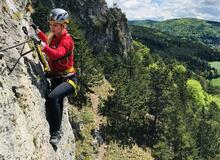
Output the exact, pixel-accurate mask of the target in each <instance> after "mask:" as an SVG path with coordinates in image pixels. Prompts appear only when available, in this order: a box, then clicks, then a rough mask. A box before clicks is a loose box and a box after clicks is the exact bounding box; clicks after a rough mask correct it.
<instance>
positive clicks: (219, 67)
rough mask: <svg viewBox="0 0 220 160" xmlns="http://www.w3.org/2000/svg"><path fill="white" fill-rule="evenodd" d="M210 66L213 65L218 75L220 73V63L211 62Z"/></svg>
mask: <svg viewBox="0 0 220 160" xmlns="http://www.w3.org/2000/svg"><path fill="white" fill-rule="evenodd" d="M209 64H210V65H211V67H213V68H215V69H217V71H218V73H219V72H220V62H218V61H214V62H209Z"/></svg>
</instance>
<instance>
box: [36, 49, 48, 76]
mask: <svg viewBox="0 0 220 160" xmlns="http://www.w3.org/2000/svg"><path fill="white" fill-rule="evenodd" d="M37 50H38V52H39V54H40V58H41V60H42V61H41V62H42V65H43V67H44V72H49V66H48V64H47V61H46V60H45V57H44V55H43V53H42V51H41V49H40V45H38V46H37Z"/></svg>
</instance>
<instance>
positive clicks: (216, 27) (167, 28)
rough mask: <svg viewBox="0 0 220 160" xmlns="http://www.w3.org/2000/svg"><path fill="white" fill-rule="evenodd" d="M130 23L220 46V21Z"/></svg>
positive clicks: (183, 20)
mask: <svg viewBox="0 0 220 160" xmlns="http://www.w3.org/2000/svg"><path fill="white" fill-rule="evenodd" d="M129 25H138V26H147V27H151V28H156V29H158V30H160V31H161V32H165V33H169V34H171V35H173V36H177V37H180V38H184V39H190V40H194V41H195V40H196V41H200V42H203V43H205V44H209V45H211V46H215V47H220V23H219V22H212V21H206V20H200V19H194V18H182V19H172V20H166V21H161V22H157V21H149V20H143V21H130V22H129Z"/></svg>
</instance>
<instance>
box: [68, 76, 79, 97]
mask: <svg viewBox="0 0 220 160" xmlns="http://www.w3.org/2000/svg"><path fill="white" fill-rule="evenodd" d="M67 83H69V84H70V85H71V86H72V87H73V88H74V92H75V93H74V96H77V92H78V91H79V89H80V88H79V86H78V85H77V84H76V83H75V82H74V81H73V80H71V79H68V80H67Z"/></svg>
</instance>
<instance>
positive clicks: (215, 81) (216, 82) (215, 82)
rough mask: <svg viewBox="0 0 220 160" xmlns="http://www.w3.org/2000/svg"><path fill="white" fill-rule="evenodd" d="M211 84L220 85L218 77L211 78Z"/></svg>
mask: <svg viewBox="0 0 220 160" xmlns="http://www.w3.org/2000/svg"><path fill="white" fill-rule="evenodd" d="M211 85H212V86H218V87H220V78H215V79H212V80H211Z"/></svg>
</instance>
